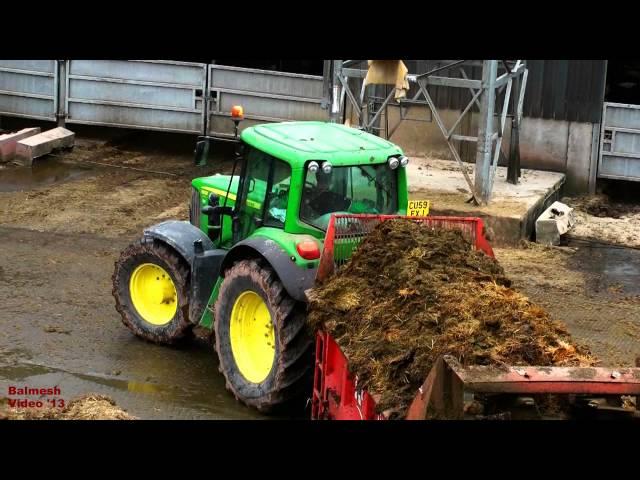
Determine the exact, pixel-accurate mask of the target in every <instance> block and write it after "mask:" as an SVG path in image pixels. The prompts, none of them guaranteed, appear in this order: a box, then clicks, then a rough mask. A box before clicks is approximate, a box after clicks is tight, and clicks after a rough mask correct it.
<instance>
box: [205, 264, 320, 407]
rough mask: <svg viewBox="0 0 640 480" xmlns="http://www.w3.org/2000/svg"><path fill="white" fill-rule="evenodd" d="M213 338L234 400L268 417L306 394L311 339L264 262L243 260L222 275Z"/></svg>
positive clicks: (300, 311)
mask: <svg viewBox="0 0 640 480" xmlns="http://www.w3.org/2000/svg"><path fill="white" fill-rule="evenodd" d="M214 332H215V345H216V351H217V353H218V360H219V362H220V371H221V372H222V373H223V375H224V376H225V378H226V380H227V382H226V386H227V389H229V390H230V391H231V392H232V393H233V394H234V395H235V397H236V399H238V400H240V401H242V402H243V403H245V404H246V405H249V406H252V407H255V408H257V409H258V410H260V411H262V412H272V411H274V410H276V409H277V408H278V407H281V406H283V405H285V404H288V405H291V404H292V403H293V402H294V401H295V400H301V399H302V398H303V395H304V394H307V395H309V394H310V392H311V386H312V383H313V382H312V372H313V349H312V346H313V341H312V338H313V337H312V335H311V334H310V332H309V330H308V327H307V323H306V314H305V309H304V306H303V305H301V304H299V303H298V302H296V301H295V300H293V299H292V298H291V297H290V296H289V294H288V293H287V291H286V290H285V289H284V287H283V286H282V283H281V282H280V280H279V279H278V277H277V275H276V274H275V272H274V271H273V269H272V268H271V267H270V266H269V265H268V264H267V263H266V262H265V261H263V260H256V259H251V260H242V261H239V262H237V263H236V264H235V265H234V266H233V267H232V268H231V269H229V270H228V271H227V272H226V275H225V277H224V280H223V282H222V284H221V286H220V292H219V295H218V301H217V302H216V306H215V322H214ZM302 405H303V403H302V402H301V403H300V406H302Z"/></svg>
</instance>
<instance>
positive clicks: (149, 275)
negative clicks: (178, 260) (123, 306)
mask: <svg viewBox="0 0 640 480" xmlns="http://www.w3.org/2000/svg"><path fill="white" fill-rule="evenodd" d="M129 293H130V295H131V302H132V303H133V306H134V307H135V309H136V310H137V311H138V314H139V315H140V316H141V317H142V318H143V319H144V320H145V321H147V322H149V323H151V324H152V325H166V324H168V323H169V322H171V320H172V319H173V317H174V316H175V314H176V311H177V310H178V293H177V291H176V286H175V285H174V283H173V280H172V279H171V276H170V275H169V273H168V272H167V271H166V270H165V269H164V268H162V267H160V266H159V265H156V264H154V263H143V264H142V265H139V266H138V267H136V269H135V270H134V271H133V273H132V274H131V279H130V280H129Z"/></svg>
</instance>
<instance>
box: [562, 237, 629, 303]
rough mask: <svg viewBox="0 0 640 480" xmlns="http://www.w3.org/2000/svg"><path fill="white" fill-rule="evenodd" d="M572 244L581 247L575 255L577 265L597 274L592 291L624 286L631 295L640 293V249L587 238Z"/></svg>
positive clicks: (591, 287)
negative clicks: (592, 240)
mask: <svg viewBox="0 0 640 480" xmlns="http://www.w3.org/2000/svg"><path fill="white" fill-rule="evenodd" d="M568 245H569V246H571V247H579V250H578V251H577V252H576V253H575V255H574V256H573V260H572V263H573V264H574V266H575V267H576V268H577V269H580V270H582V271H586V272H589V273H591V274H593V275H592V280H591V282H592V283H591V284H590V285H589V289H590V290H592V291H593V292H601V291H606V290H607V289H608V288H610V287H614V288H617V287H620V288H621V289H622V291H623V292H624V293H625V294H627V295H640V250H638V249H634V248H625V247H620V246H613V245H606V244H601V243H597V242H589V241H585V240H580V241H571V240H569V243H568Z"/></svg>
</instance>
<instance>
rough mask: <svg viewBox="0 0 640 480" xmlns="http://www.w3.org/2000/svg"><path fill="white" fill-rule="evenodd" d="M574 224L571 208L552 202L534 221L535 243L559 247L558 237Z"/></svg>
mask: <svg viewBox="0 0 640 480" xmlns="http://www.w3.org/2000/svg"><path fill="white" fill-rule="evenodd" d="M575 223H576V219H575V216H574V215H573V208H571V207H569V206H568V205H565V204H564V203H561V202H553V203H552V204H551V205H550V206H549V208H547V209H546V210H545V211H544V212H542V215H540V216H539V217H538V219H537V220H536V242H537V243H542V244H545V245H559V244H560V235H564V234H565V233H567V232H568V231H569V230H570V229H571V227H573V226H574V225H575Z"/></svg>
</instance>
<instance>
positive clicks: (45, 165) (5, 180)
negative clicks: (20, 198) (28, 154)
mask: <svg viewBox="0 0 640 480" xmlns="http://www.w3.org/2000/svg"><path fill="white" fill-rule="evenodd" d="M98 170H99V168H96V167H93V166H86V165H81V164H78V163H72V162H67V161H64V160H62V159H59V158H56V157H53V156H46V157H43V158H40V159H37V160H35V161H34V162H33V166H32V167H22V166H16V165H12V164H0V192H21V191H30V190H33V189H35V188H38V187H46V186H49V185H54V184H58V183H63V182H66V181H69V180H73V179H79V178H83V177H87V176H89V175H93V174H95V173H96V172H97V171H98Z"/></svg>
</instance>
